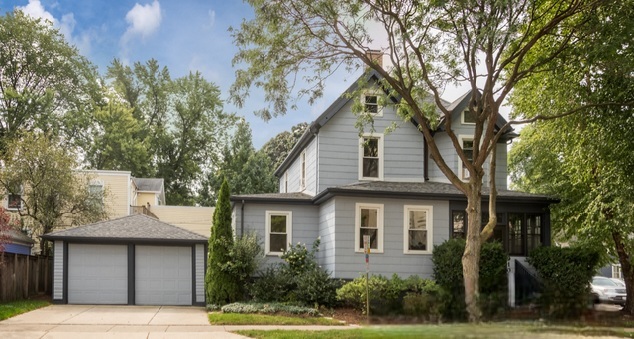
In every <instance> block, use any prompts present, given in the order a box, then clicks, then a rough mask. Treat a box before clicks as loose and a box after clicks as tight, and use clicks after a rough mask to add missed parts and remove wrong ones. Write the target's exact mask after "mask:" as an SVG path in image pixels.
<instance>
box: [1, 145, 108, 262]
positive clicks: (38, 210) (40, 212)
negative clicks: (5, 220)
mask: <svg viewBox="0 0 634 339" xmlns="http://www.w3.org/2000/svg"><path fill="white" fill-rule="evenodd" d="M6 154H7V157H6V159H5V160H4V167H3V168H2V171H0V190H1V194H4V195H9V194H12V195H15V196H18V197H19V199H20V200H21V201H20V205H21V208H18V209H16V212H17V213H18V214H19V215H20V217H21V223H22V228H24V229H26V230H28V232H29V233H30V234H31V235H33V236H35V237H37V236H40V235H42V234H45V233H48V232H51V231H53V230H54V229H56V228H58V227H62V226H78V225H83V224H87V223H91V222H96V221H100V220H104V219H106V217H107V210H106V208H105V207H104V205H103V200H104V194H105V192H103V191H101V192H91V191H90V190H89V189H88V186H89V184H90V179H91V178H90V176H88V175H82V174H81V173H78V172H76V171H75V168H77V165H78V164H77V160H76V155H75V154H72V153H69V152H68V150H67V149H65V148H63V147H62V146H60V143H59V142H58V141H57V139H56V138H53V137H51V136H49V135H43V134H40V135H36V134H33V133H24V134H23V137H22V139H21V140H14V141H13V142H10V143H9V144H7V148H6ZM40 244H41V246H42V248H41V249H42V253H46V248H45V247H44V242H41V243H40Z"/></svg>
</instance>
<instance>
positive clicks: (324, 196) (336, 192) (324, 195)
mask: <svg viewBox="0 0 634 339" xmlns="http://www.w3.org/2000/svg"><path fill="white" fill-rule="evenodd" d="M359 195H363V196H370V197H382V198H426V199H429V200H439V199H447V200H466V199H467V197H466V196H465V195H463V194H453V193H419V192H386V191H371V190H352V189H341V188H336V187H334V188H327V189H325V190H324V191H322V192H321V193H319V194H318V195H316V196H315V197H314V198H313V202H314V203H315V204H317V205H318V204H321V203H322V202H324V201H326V200H328V199H330V198H331V197H333V196H359ZM482 201H483V202H485V201H489V196H488V195H483V196H482ZM497 201H498V202H533V203H540V204H541V203H543V204H554V203H559V201H560V200H559V199H554V198H549V197H544V196H539V197H519V196H513V197H507V196H499V195H498V196H497Z"/></svg>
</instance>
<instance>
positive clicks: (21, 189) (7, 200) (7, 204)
mask: <svg viewBox="0 0 634 339" xmlns="http://www.w3.org/2000/svg"><path fill="white" fill-rule="evenodd" d="M9 195H11V193H8V192H7V194H6V196H5V203H4V205H5V206H4V207H5V209H6V210H7V211H21V210H22V209H24V201H23V200H24V186H22V185H20V193H16V194H15V195H18V196H20V207H18V208H15V207H9Z"/></svg>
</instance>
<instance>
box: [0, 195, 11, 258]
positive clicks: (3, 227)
mask: <svg viewBox="0 0 634 339" xmlns="http://www.w3.org/2000/svg"><path fill="white" fill-rule="evenodd" d="M13 229H14V227H13V222H11V216H10V215H9V213H7V210H6V209H4V208H3V207H0V267H2V265H3V264H4V262H3V260H4V255H2V253H4V248H5V245H6V244H8V243H9V241H10V240H11V233H10V232H11V231H12V230H13Z"/></svg>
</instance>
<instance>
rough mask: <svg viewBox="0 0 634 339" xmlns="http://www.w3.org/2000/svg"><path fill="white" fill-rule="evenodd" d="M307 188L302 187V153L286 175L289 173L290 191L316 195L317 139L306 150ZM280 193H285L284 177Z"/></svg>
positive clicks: (281, 180) (281, 179)
mask: <svg viewBox="0 0 634 339" xmlns="http://www.w3.org/2000/svg"><path fill="white" fill-rule="evenodd" d="M304 151H305V152H306V186H305V187H304V188H302V187H301V177H302V153H301V152H300V153H299V155H298V156H297V158H295V159H294V160H293V162H292V163H291V165H290V166H289V167H288V169H287V170H286V172H285V173H288V191H287V192H304V193H306V194H309V195H315V192H316V189H317V186H316V185H317V138H314V139H313V140H312V141H311V142H310V143H309V144H308V146H306V148H304ZM279 187H280V192H284V175H282V177H281V178H280V186H279Z"/></svg>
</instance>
